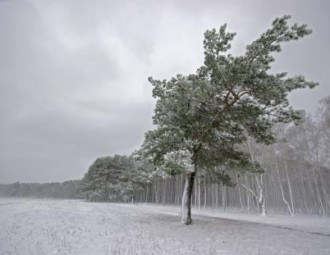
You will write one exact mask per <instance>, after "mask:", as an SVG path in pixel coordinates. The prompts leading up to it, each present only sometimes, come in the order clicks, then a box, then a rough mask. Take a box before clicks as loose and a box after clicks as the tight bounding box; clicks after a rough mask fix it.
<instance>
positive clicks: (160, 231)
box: [0, 198, 330, 255]
mask: <svg viewBox="0 0 330 255" xmlns="http://www.w3.org/2000/svg"><path fill="white" fill-rule="evenodd" d="M179 212H180V211H179V208H177V207H169V206H166V207H163V206H154V205H132V204H108V203H86V202H84V201H77V200H23V199H3V198H0V254H1V255H3V254H24V255H25V254H27V255H28V254H63V255H65V254H79V255H80V254H82V255H83V254H111V255H112V254H114V255H116V254H157V255H158V254H160V255H162V254H227V255H228V254H230V255H234V254H248V255H249V254H258V255H263V254H265V255H268V254H269V255H275V254H276V255H277V254H290V255H292V254H293V255H299V254H304V255H312V254H330V219H329V218H321V217H315V216H296V217H290V216H268V217H266V218H265V217H259V216H255V215H244V214H228V213H227V214H224V213H221V212H220V211H219V210H217V211H215V210H202V211H199V210H193V219H194V224H193V225H191V226H183V225H182V224H181V223H180V217H179Z"/></svg>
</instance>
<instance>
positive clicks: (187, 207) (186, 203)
mask: <svg viewBox="0 0 330 255" xmlns="http://www.w3.org/2000/svg"><path fill="white" fill-rule="evenodd" d="M195 176H196V172H195V171H194V172H191V173H188V174H186V176H185V185H184V190H183V195H182V210H181V221H182V223H183V224H185V225H190V224H191V223H192V219H191V198H192V193H193V187H194V180H195Z"/></svg>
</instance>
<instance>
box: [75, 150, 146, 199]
mask: <svg viewBox="0 0 330 255" xmlns="http://www.w3.org/2000/svg"><path fill="white" fill-rule="evenodd" d="M147 182H148V174H147V173H146V172H145V168H144V166H143V165H142V164H140V163H139V162H136V161H134V160H133V158H132V157H127V156H120V155H115V156H113V157H102V158H98V159H96V160H95V162H94V163H93V164H92V165H91V166H90V167H89V169H88V172H87V173H86V174H85V176H84V178H83V179H82V181H81V185H80V190H81V191H82V193H84V194H85V196H86V197H87V198H88V199H89V200H98V201H118V200H122V201H125V202H126V201H128V200H129V199H132V197H133V195H134V192H135V191H139V190H141V189H143V185H144V184H145V183H147Z"/></svg>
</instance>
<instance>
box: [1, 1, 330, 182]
mask: <svg viewBox="0 0 330 255" xmlns="http://www.w3.org/2000/svg"><path fill="white" fill-rule="evenodd" d="M327 10H329V2H328V1H325V0H324V1H322V0H319V1H298V0H292V1H284V0H281V1H261V0H254V1H245V2H242V1H238V0H235V1H211V0H210V1H202V0H195V1H188V0H183V1H174V0H173V1H166V2H163V3H160V2H157V1H147V0H139V1H124V2H122V1H96V2H93V3H91V2H90V1H87V0H81V1H64V0H63V1H45V0H24V1H1V2H0V32H1V37H0V45H1V46H0V95H1V98H0V99H1V100H0V118H1V126H0V133H1V136H0V183H1V182H13V181H16V180H18V181H63V180H66V179H72V178H80V177H82V175H83V173H84V172H86V171H87V168H88V166H89V165H90V164H91V163H92V161H93V160H94V159H95V158H97V157H99V156H104V155H112V154H115V153H118V154H129V153H131V152H133V151H134V150H135V149H137V148H138V146H139V145H140V144H141V143H142V141H143V134H144V132H145V131H147V130H148V129H150V128H152V120H151V116H152V112H153V105H154V101H153V99H152V98H151V86H150V85H149V84H148V82H147V77H148V76H154V77H155V78H160V79H163V78H170V77H171V76H173V75H175V74H176V73H183V74H187V73H191V72H194V71H195V70H196V68H198V66H199V65H200V64H201V63H202V60H203V49H202V39H203V38H202V36H203V33H204V31H205V30H206V29H210V28H213V27H215V28H217V27H219V26H220V25H221V24H223V23H225V22H226V23H228V28H229V29H230V30H232V31H236V32H237V33H238V35H237V38H236V41H235V43H234V45H233V46H234V47H233V52H234V53H241V52H243V51H244V47H245V45H246V43H249V42H251V41H252V40H254V39H255V38H256V37H257V36H258V35H259V34H260V33H261V32H263V31H264V30H265V29H267V28H268V27H269V25H270V23H271V21H272V20H273V18H275V17H277V16H281V15H283V14H287V13H288V14H292V16H293V21H297V22H304V23H307V24H309V25H310V26H311V27H312V28H313V30H314V33H313V34H312V35H311V36H310V37H309V38H306V39H305V40H302V41H300V42H296V43H292V44H290V45H288V46H286V47H285V48H284V50H283V52H282V54H280V55H278V62H277V63H276V64H275V65H274V70H288V71H289V72H290V73H292V74H300V73H303V74H306V76H307V77H309V78H311V79H314V80H317V81H319V82H320V84H321V86H320V87H319V88H317V89H314V90H312V91H301V92H296V93H294V94H292V95H291V96H290V97H291V101H292V103H293V104H294V106H296V107H297V108H304V109H306V110H308V111H311V112H313V111H315V109H316V107H317V102H318V100H320V99H321V98H322V97H324V96H327V95H329V92H330V91H329V88H328V85H327V80H326V74H327V71H328V70H329V67H330V63H329V60H330V56H329V51H328V46H327V45H328V41H329V32H328V27H327V26H328V24H329V23H330V20H329V16H328V13H327Z"/></svg>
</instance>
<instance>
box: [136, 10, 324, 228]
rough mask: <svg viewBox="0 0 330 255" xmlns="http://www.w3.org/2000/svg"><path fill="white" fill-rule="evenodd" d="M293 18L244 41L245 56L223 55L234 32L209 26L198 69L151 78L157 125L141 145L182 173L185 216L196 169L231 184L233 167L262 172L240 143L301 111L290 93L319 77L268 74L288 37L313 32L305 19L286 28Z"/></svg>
mask: <svg viewBox="0 0 330 255" xmlns="http://www.w3.org/2000/svg"><path fill="white" fill-rule="evenodd" d="M289 19H290V16H283V17H282V18H277V19H275V20H274V21H273V23H272V26H271V28H270V29H268V30H267V31H266V32H265V33H263V34H261V36H260V37H259V38H258V39H257V40H255V41H254V42H252V43H251V44H250V45H248V46H247V47H246V52H245V54H244V55H242V56H232V55H230V54H225V53H226V52H227V51H228V50H229V49H230V47H231V44H230V42H231V41H232V40H233V38H234V36H235V33H229V32H227V31H226V25H223V26H221V27H220V29H219V31H216V30H215V29H213V30H208V31H206V32H205V34H204V55H205V59H204V64H203V65H202V66H201V67H200V68H199V69H198V70H197V73H196V74H191V75H188V76H183V75H177V76H176V77H174V78H172V79H170V80H163V81H160V80H155V79H153V78H149V81H150V83H151V84H152V85H153V97H154V98H156V99H157V101H156V107H155V111H154V116H153V122H154V124H155V125H156V129H155V130H152V131H148V132H147V133H146V134H145V141H144V143H143V145H142V147H141V148H140V150H139V151H138V155H139V156H140V157H141V158H144V159H145V160H147V161H149V162H150V163H152V164H154V165H155V166H156V168H155V169H156V171H165V172H166V173H168V174H170V175H176V174H184V175H185V187H184V192H183V196H182V222H183V223H184V224H187V225H188V224H191V222H192V220H191V197H192V191H193V184H194V179H195V176H196V173H197V172H198V171H201V170H203V171H206V172H208V173H212V175H213V176H217V177H218V180H220V181H222V182H224V183H228V182H230V178H229V175H228V171H231V170H232V169H237V168H240V169H244V170H247V171H249V170H250V171H252V170H254V171H255V170H256V169H257V170H260V166H259V165H258V163H257V162H253V161H252V160H251V158H250V157H249V155H248V154H247V153H246V152H243V151H242V150H241V149H240V146H238V145H239V144H241V143H243V142H244V141H246V139H247V137H248V136H250V137H252V138H254V139H255V140H256V141H257V142H261V143H265V144H270V143H273V142H274V141H275V135H274V133H273V132H272V126H273V125H274V124H275V123H278V122H284V123H288V122H292V121H293V122H297V121H298V120H299V119H300V115H299V112H298V111H296V110H293V109H292V107H291V106H290V105H289V101H288V99H287V95H288V93H289V92H291V91H293V90H295V89H298V88H305V87H309V88H313V87H315V86H316V85H317V83H315V82H312V81H307V80H305V78H304V77H303V76H301V75H299V76H294V77H287V74H286V73H277V74H272V73H270V69H271V63H272V62H273V61H274V60H275V58H274V56H273V53H275V52H279V51H281V45H282V43H285V42H288V41H292V40H298V39H300V38H302V37H304V36H306V35H308V34H310V33H311V30H310V29H308V28H307V25H297V24H294V25H293V26H291V27H290V26H288V20H289Z"/></svg>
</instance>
